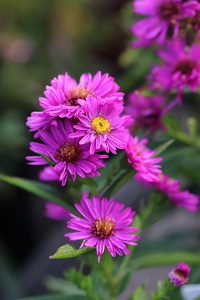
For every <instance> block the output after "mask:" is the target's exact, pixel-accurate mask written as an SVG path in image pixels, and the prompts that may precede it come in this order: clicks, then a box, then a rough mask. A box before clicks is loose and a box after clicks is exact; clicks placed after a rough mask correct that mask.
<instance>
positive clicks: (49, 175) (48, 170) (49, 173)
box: [39, 166, 59, 181]
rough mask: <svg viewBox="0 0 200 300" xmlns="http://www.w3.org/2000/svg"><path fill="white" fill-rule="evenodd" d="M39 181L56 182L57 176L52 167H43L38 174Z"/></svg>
mask: <svg viewBox="0 0 200 300" xmlns="http://www.w3.org/2000/svg"><path fill="white" fill-rule="evenodd" d="M39 178H40V180H44V181H58V180H59V176H58V174H57V173H56V172H55V170H54V168H53V167H52V166H48V167H45V168H44V169H43V170H42V171H40V173H39Z"/></svg>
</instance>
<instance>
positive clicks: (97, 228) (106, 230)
mask: <svg viewBox="0 0 200 300" xmlns="http://www.w3.org/2000/svg"><path fill="white" fill-rule="evenodd" d="M114 229H115V222H114V220H113V219H109V218H108V217H106V218H105V219H101V218H98V219H96V220H95V221H94V224H93V226H92V234H93V236H94V237H98V238H102V239H103V238H107V237H109V236H111V235H112V234H113V232H114Z"/></svg>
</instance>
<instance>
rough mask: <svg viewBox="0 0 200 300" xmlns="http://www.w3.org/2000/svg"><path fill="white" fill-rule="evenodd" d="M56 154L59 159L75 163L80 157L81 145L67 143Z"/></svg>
mask: <svg viewBox="0 0 200 300" xmlns="http://www.w3.org/2000/svg"><path fill="white" fill-rule="evenodd" d="M56 156H57V158H58V159H59V160H62V161H66V162H67V163H72V164H74V163H76V162H77V161H78V160H79V157H80V149H79V146H78V145H70V144H66V145H65V146H64V147H61V148H60V149H59V150H58V151H57V153H56Z"/></svg>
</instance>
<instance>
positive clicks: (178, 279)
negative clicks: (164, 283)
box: [169, 262, 190, 286]
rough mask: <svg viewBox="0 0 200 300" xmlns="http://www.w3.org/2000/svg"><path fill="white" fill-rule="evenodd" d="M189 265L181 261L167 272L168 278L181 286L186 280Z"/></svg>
mask: <svg viewBox="0 0 200 300" xmlns="http://www.w3.org/2000/svg"><path fill="white" fill-rule="evenodd" d="M189 274H190V267H189V266H188V265H187V264H186V263H184V262H181V263H180V264H179V265H178V266H177V267H176V268H174V269H173V270H172V271H171V272H170V273H169V279H170V281H171V282H172V283H173V284H174V285H175V286H182V285H184V284H186V283H187V282H188V279H189Z"/></svg>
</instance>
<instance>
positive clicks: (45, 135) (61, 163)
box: [26, 119, 107, 185]
mask: <svg viewBox="0 0 200 300" xmlns="http://www.w3.org/2000/svg"><path fill="white" fill-rule="evenodd" d="M71 133H73V122H72V121H70V120H68V119H65V120H58V122H57V125H51V126H50V128H49V129H48V130H40V131H39V132H38V135H39V137H40V139H41V140H42V142H43V143H36V142H31V143H30V149H31V150H32V151H33V152H35V153H42V154H44V155H46V156H48V157H49V158H50V159H52V160H53V161H54V162H55V166H54V171H55V172H56V173H57V174H58V176H59V181H62V185H65V184H66V181H67V179H68V177H69V175H71V177H72V180H75V179H76V175H79V176H80V177H82V178H85V177H86V176H89V177H93V176H100V174H99V173H98V172H97V169H98V168H100V167H104V166H105V165H104V163H103V162H102V160H101V158H106V157H107V156H106V155H99V154H93V155H91V154H90V152H89V145H80V144H79V139H77V138H73V139H72V138H69V135H70V134H71ZM26 159H27V160H28V161H30V164H32V165H45V164H47V162H46V160H44V159H43V157H41V156H28V157H26Z"/></svg>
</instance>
